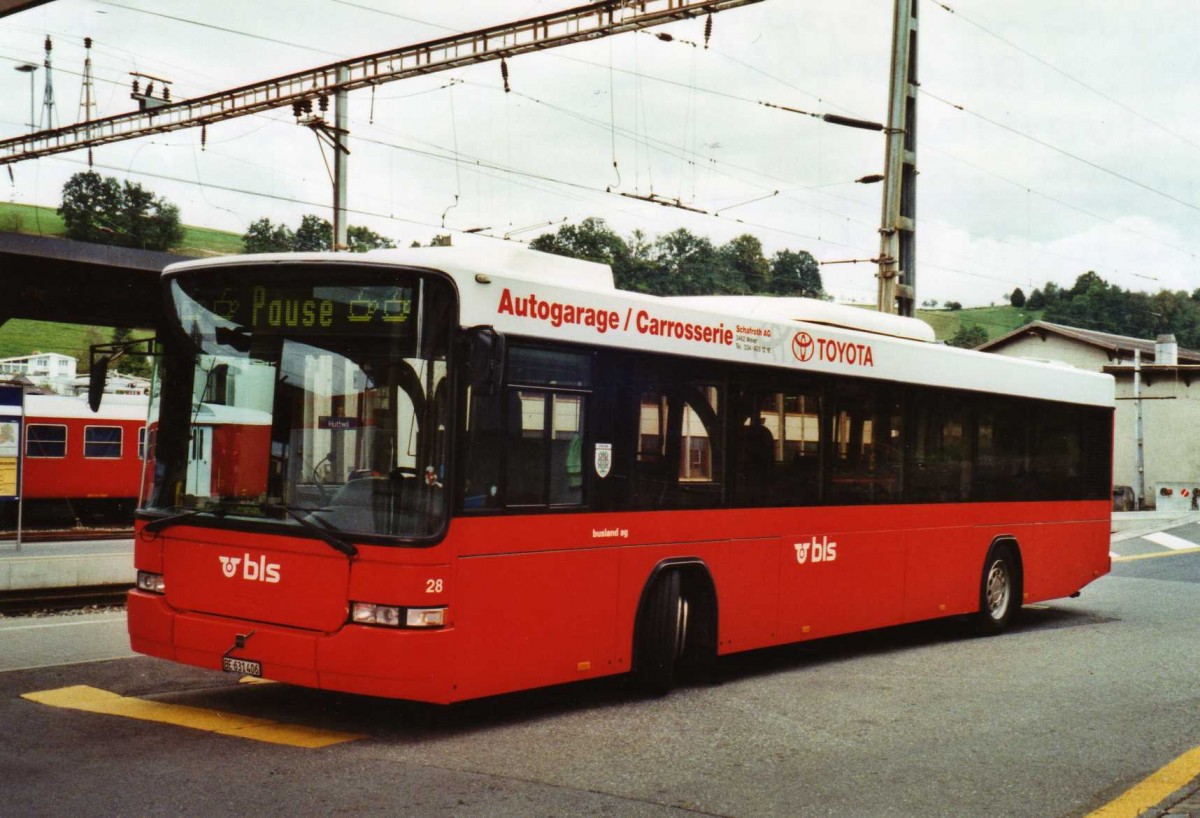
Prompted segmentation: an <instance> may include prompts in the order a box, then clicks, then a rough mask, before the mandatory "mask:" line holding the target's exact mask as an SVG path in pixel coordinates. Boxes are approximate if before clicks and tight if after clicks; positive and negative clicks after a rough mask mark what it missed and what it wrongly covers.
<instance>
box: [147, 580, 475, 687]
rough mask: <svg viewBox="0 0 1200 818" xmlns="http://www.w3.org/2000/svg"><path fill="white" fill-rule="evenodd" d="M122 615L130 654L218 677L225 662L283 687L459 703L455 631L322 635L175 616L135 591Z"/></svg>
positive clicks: (358, 628)
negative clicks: (251, 668) (255, 668)
mask: <svg viewBox="0 0 1200 818" xmlns="http://www.w3.org/2000/svg"><path fill="white" fill-rule="evenodd" d="M126 609H127V612H128V622H129V641H130V646H131V647H132V648H133V650H135V651H137V652H138V653H144V654H146V655H148V656H156V657H159V658H161V659H170V660H172V661H175V662H180V663H183V664H188V665H194V666H196V667H202V668H209V669H212V670H222V659H224V658H225V657H227V656H228V657H230V658H234V659H241V660H245V661H248V662H256V663H258V664H259V665H260V666H261V669H262V677H263V678H265V679H271V680H273V681H277V682H285V683H287V684H295V685H303V686H305V687H315V688H320V689H322V690H339V691H344V692H347V693H361V694H365V695H368V696H386V697H389V698H399V699H410V700H413V701H423V702H430V703H434V704H448V703H450V702H452V701H455V700H456V697H455V695H454V693H455V685H454V684H453V682H452V678H451V677H452V675H453V674H452V665H451V650H450V646H451V642H452V639H453V633H454V630H453V628H444V629H440V630H435V631H414V630H397V629H392V628H382V627H374V626H367V625H352V624H347V625H344V626H343V627H342V628H341V629H340V630H338V631H335V632H333V633H322V632H317V631H309V630H301V629H298V628H289V627H285V626H282V625H272V624H269V623H258V622H248V621H245V620H237V619H230V618H227V617H221V616H213V615H210V614H202V613H191V612H183V611H176V610H175V609H173V608H172V607H171V606H170V605H168V604H167V601H166V599H165V598H164V597H162V596H161V595H158V594H154V593H147V592H145V591H139V590H133V591H130V592H129V596H128V598H127V602H126ZM239 642H240V643H241V644H242V645H243V646H242V647H240V648H239V647H237V645H238V643H239Z"/></svg>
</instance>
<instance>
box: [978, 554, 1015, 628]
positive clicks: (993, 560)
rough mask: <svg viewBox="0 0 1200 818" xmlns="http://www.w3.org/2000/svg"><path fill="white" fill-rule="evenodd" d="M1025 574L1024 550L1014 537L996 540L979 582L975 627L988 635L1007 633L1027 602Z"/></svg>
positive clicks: (984, 563) (984, 564)
mask: <svg viewBox="0 0 1200 818" xmlns="http://www.w3.org/2000/svg"><path fill="white" fill-rule="evenodd" d="M1024 588H1025V572H1024V564H1023V563H1022V560H1021V546H1020V544H1019V543H1018V542H1017V540H1016V538H1015V537H1013V536H1010V535H1005V536H1000V537H996V538H995V539H994V540H992V544H991V546H990V547H989V548H988V552H987V558H986V559H985V560H984V561H983V570H982V572H981V575H980V581H979V612H978V613H977V614H976V616H975V625H976V629H977V630H978V631H979V633H981V634H984V635H990V634H996V633H1000V632H1001V631H1004V630H1005V629H1007V628H1008V626H1009V625H1011V624H1012V623H1013V620H1015V619H1016V618H1017V614H1018V612H1019V611H1020V610H1021V605H1022V604H1023V600H1024Z"/></svg>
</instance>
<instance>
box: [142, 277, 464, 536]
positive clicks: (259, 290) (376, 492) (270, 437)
mask: <svg viewBox="0 0 1200 818" xmlns="http://www.w3.org/2000/svg"><path fill="white" fill-rule="evenodd" d="M169 297H170V306H171V308H172V311H173V312H172V315H173V318H174V320H175V321H177V325H176V329H177V330H178V331H177V332H174V333H170V335H172V336H174V337H172V338H171V340H170V343H169V344H168V346H167V349H166V354H165V356H164V362H163V373H162V378H161V404H160V414H159V426H158V430H157V435H156V442H155V452H154V486H153V489H152V491H151V493H150V496H149V498H148V502H147V508H148V510H151V511H157V512H165V513H169V514H184V513H187V512H193V511H209V512H212V514H204V515H199V516H198V518H203V519H208V520H212V519H222V520H224V519H227V518H232V519H233V520H236V522H237V523H239V524H245V523H247V522H250V521H253V520H264V521H270V522H272V523H275V524H287V525H293V526H296V527H298V528H304V527H305V526H304V523H315V524H317V525H319V526H322V527H323V528H325V529H328V530H331V531H342V532H346V533H350V534H360V535H370V536H386V537H399V538H426V537H430V536H434V535H436V534H437V533H439V532H440V531H441V529H442V527H443V525H444V523H445V518H446V513H447V494H448V492H447V491H445V490H444V489H443V483H444V482H445V476H446V466H447V459H448V454H447V448H448V445H447V443H448V442H447V433H446V430H447V429H448V428H449V419H448V412H449V410H450V399H449V394H448V393H449V386H448V361H447V352H448V350H449V348H450V343H449V340H450V337H451V327H452V321H453V318H454V297H453V291H452V289H451V287H450V286H449V285H448V284H447V283H446V282H445V281H443V280H441V279H439V278H434V277H430V276H421V275H418V274H415V273H410V272H398V271H395V270H390V271H387V272H386V273H381V272H380V271H377V270H373V269H369V268H364V267H354V266H350V265H340V264H339V265H338V266H337V267H330V266H326V265H322V266H317V265H303V266H302V265H272V266H270V267H264V268H249V269H247V268H245V267H241V268H237V269H234V270H230V271H223V272H221V273H220V274H218V275H214V273H213V272H212V271H205V272H200V273H192V274H188V273H184V274H181V275H178V276H176V277H173V278H172V279H171V280H170V283H169ZM297 515H303V516H302V518H301V519H297Z"/></svg>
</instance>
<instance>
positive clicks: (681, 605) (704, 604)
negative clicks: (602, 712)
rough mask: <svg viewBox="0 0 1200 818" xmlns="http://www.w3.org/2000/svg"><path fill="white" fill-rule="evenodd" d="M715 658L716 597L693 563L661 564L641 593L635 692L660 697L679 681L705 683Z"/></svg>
mask: <svg viewBox="0 0 1200 818" xmlns="http://www.w3.org/2000/svg"><path fill="white" fill-rule="evenodd" d="M716 654H717V594H716V586H715V585H714V583H713V580H712V575H711V574H710V573H709V570H708V566H707V565H705V564H704V562H703V560H700V559H698V558H691V557H688V558H676V559H669V560H663V561H662V562H660V563H659V564H658V565H656V566H655V567H654V570H653V571H651V572H650V576H649V577H648V578H647V580H646V583H645V585H644V586H643V588H642V596H641V600H640V601H639V602H638V610H637V618H636V619H635V621H634V629H633V674H634V678H635V680H636V684H637V686H638V687H639V688H640V689H641V690H643V691H644V692H646V693H649V694H652V695H656V696H661V695H664V694H665V693H667V692H668V691H670V689H671V688H672V687H674V686H675V684H676V682H677V681H679V680H680V679H681V678H682V679H692V678H697V677H700V678H702V677H704V676H705V675H707V674H708V672H709V671H710V670H711V667H712V663H713V662H714V661H715V660H716Z"/></svg>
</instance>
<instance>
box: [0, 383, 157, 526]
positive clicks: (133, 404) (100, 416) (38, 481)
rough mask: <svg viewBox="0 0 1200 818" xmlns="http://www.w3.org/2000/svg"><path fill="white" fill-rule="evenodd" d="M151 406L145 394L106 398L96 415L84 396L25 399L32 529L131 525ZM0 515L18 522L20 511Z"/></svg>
mask: <svg viewBox="0 0 1200 818" xmlns="http://www.w3.org/2000/svg"><path fill="white" fill-rule="evenodd" d="M148 401H149V399H148V398H147V397H146V396H145V395H106V396H105V398H104V403H103V405H102V406H101V408H100V411H99V412H93V411H91V409H89V408H88V405H87V401H86V400H85V399H84V398H82V397H64V396H61V395H26V396H25V434H24V438H25V439H24V452H23V454H24V465H23V478H24V492H23V493H24V501H25V509H24V518H25V519H24V522H25V524H26V525H31V526H40V525H49V524H54V525H62V524H67V525H70V524H78V523H129V522H131V521H132V519H133V510H134V509H135V508H136V507H137V499H138V487H139V485H140V481H141V476H142V463H143V460H144V457H145V446H146V414H147V407H148ZM6 505H14V504H6ZM0 513H2V514H3V522H5V523H9V524H11V523H12V522H14V520H9V519H8V518H10V517H15V508H4V509H3V511H2V512H0Z"/></svg>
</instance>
